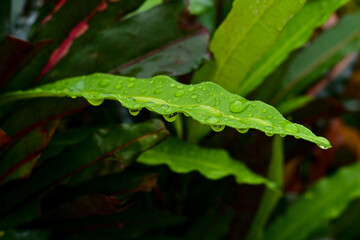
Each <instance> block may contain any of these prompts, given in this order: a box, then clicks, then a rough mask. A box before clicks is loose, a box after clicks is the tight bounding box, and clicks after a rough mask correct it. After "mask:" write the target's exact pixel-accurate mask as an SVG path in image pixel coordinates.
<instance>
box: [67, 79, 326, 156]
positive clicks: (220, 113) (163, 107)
mask: <svg viewBox="0 0 360 240" xmlns="http://www.w3.org/2000/svg"><path fill="white" fill-rule="evenodd" d="M159 80H161V81H158V82H157V81H154V79H151V80H149V81H150V83H151V84H152V85H153V89H152V90H149V89H151V88H149V87H147V88H146V87H145V88H143V89H139V88H134V87H135V86H136V80H135V79H133V78H127V79H126V81H125V80H123V79H117V80H116V82H113V81H112V80H111V79H110V78H104V79H101V80H99V81H98V82H96V83H94V84H97V86H96V87H100V88H108V87H109V86H110V84H113V86H112V88H113V89H115V90H121V93H118V94H119V97H120V96H121V97H123V98H124V99H126V102H127V101H131V100H132V101H134V102H137V101H140V100H139V99H136V97H135V96H134V97H132V95H127V93H129V91H130V92H131V94H135V95H136V94H138V95H139V96H140V97H139V98H143V100H141V101H140V102H139V104H138V106H137V105H136V104H133V103H127V104H125V105H124V106H126V107H127V108H128V109H129V113H130V114H131V115H132V116H137V115H138V114H139V113H140V111H141V109H142V108H143V107H146V108H148V109H149V110H152V111H159V112H160V113H161V114H162V115H163V116H164V119H165V120H166V121H169V122H173V121H175V120H176V118H177V116H178V112H174V108H173V107H170V106H169V105H172V104H173V105H179V104H180V105H179V106H180V107H181V109H179V110H176V109H175V111H179V112H183V113H184V114H185V115H186V116H189V115H190V112H194V113H196V114H197V115H198V116H199V118H201V116H206V115H207V117H206V118H205V119H204V122H205V123H206V124H208V125H210V127H211V128H212V130H214V131H215V132H220V131H222V130H223V129H224V128H225V125H229V126H233V125H237V126H238V127H237V129H236V130H237V131H238V132H239V133H246V132H248V130H249V125H248V124H247V121H248V122H249V123H256V124H258V126H259V128H257V127H256V128H257V129H261V130H263V131H264V132H265V134H266V135H267V136H269V137H270V136H273V135H274V134H279V135H280V136H281V137H285V136H286V135H293V136H294V137H295V138H299V137H300V133H299V132H300V130H299V126H298V125H297V124H294V123H291V122H288V121H286V120H285V119H282V117H279V116H275V115H274V113H273V112H272V110H271V109H269V108H268V107H266V106H264V108H263V109H261V108H259V107H258V104H261V103H259V102H250V101H247V100H246V99H242V98H238V99H236V98H235V99H234V97H232V96H228V95H226V94H225V95H224V92H222V91H218V92H217V91H215V92H214V89H211V88H209V89H208V88H207V87H208V86H207V85H206V84H199V85H198V86H193V85H190V86H184V85H181V84H178V83H170V84H169V85H167V86H170V87H171V89H169V88H165V87H164V84H165V85H166V84H168V82H167V81H166V79H165V80H164V79H159ZM132 88H134V90H131V89H132ZM70 90H71V91H69V92H66V94H68V95H70V96H71V97H73V98H75V97H77V96H80V95H81V93H82V90H79V89H75V87H73V88H71V89H70ZM195 90H196V91H195ZM161 94H166V95H164V96H163V97H160V96H157V97H155V96H154V95H161ZM171 94H172V95H173V98H171V97H170V98H169V96H171ZM147 95H148V97H147ZM201 96H202V97H205V98H203V99H202V98H201ZM86 98H87V100H88V102H89V103H90V104H92V105H94V106H99V105H100V104H102V102H103V101H104V99H103V98H99V96H97V95H96V94H95V93H94V94H91V93H88V94H87V96H86ZM147 98H148V99H151V98H153V99H154V102H151V100H150V101H148V102H146V101H145V100H144V99H147ZM156 99H158V100H159V102H156V101H155V100H156ZM231 99H233V100H232V101H231ZM164 101H166V102H167V104H161V102H164ZM178 101H180V103H179V102H178ZM194 101H195V102H194ZM228 101H231V102H230V103H229V104H228V107H227V108H228V109H227V110H228V112H230V115H226V111H225V110H224V109H223V108H224V107H226V102H228ZM126 102H125V103H126ZM141 102H142V103H144V102H146V105H143V104H141ZM221 102H222V104H221ZM122 103H123V102H122ZM150 103H152V105H153V106H151V105H150ZM198 103H200V104H198ZM201 103H203V104H201ZM130 106H131V107H130ZM260 106H261V105H260ZM224 111H225V113H224ZM191 116H193V114H191ZM193 117H194V116H193ZM243 120H244V122H243V123H242V124H240V126H239V122H241V121H243ZM270 120H271V121H270ZM275 124H276V125H275ZM319 142H320V143H321V142H323V143H324V144H318V146H319V147H320V148H322V149H326V148H328V147H327V146H328V143H327V140H326V139H324V140H323V141H319Z"/></svg>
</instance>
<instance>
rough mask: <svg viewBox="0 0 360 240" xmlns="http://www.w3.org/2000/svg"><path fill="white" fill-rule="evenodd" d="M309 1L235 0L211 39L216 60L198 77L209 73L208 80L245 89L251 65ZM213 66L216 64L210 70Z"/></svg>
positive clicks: (196, 77)
mask: <svg viewBox="0 0 360 240" xmlns="http://www.w3.org/2000/svg"><path fill="white" fill-rule="evenodd" d="M305 2H306V1H285V0H265V1H262V3H260V2H259V1H252V0H237V1H235V2H234V4H233V8H232V10H231V12H230V13H229V15H228V17H227V18H226V19H225V21H224V22H223V23H222V25H221V26H220V27H219V28H218V30H217V31H216V32H215V35H214V38H213V40H212V41H211V43H210V50H211V51H212V52H213V53H214V57H215V61H216V62H215V63H214V62H210V63H208V64H207V65H205V66H204V68H203V69H202V70H200V71H199V73H198V75H197V76H195V80H194V81H196V82H198V81H199V80H201V81H203V80H204V79H200V78H204V76H206V77H207V78H205V79H206V80H210V79H211V81H213V82H215V83H218V84H220V85H222V86H223V87H224V88H225V89H227V90H229V91H231V90H232V91H234V92H239V91H241V89H242V85H243V84H244V78H245V77H246V74H247V73H248V72H249V71H250V69H251V67H252V66H253V65H254V64H255V63H256V62H257V61H258V60H259V58H261V57H262V56H263V55H264V54H265V53H266V52H267V51H268V49H269V48H270V47H271V46H272V45H273V44H275V42H276V40H277V38H278V37H279V36H280V33H281V30H282V29H283V27H284V25H285V24H286V23H287V22H288V21H289V20H290V19H291V17H292V16H293V15H294V14H296V13H297V12H298V11H299V10H300V9H301V8H302V7H303V4H304V3H305ZM245 59H246V61H245ZM211 65H212V66H211ZM209 66H211V67H209ZM209 68H214V70H213V71H211V72H210V74H209V72H208V70H209ZM208 78H209V79H208Z"/></svg>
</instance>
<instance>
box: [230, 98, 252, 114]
mask: <svg viewBox="0 0 360 240" xmlns="http://www.w3.org/2000/svg"><path fill="white" fill-rule="evenodd" d="M247 107H248V105H247V104H244V103H243V102H241V101H238V100H236V101H234V102H233V103H231V104H230V106H229V110H230V112H233V113H241V112H243V111H244V110H245V109H246V108H247Z"/></svg>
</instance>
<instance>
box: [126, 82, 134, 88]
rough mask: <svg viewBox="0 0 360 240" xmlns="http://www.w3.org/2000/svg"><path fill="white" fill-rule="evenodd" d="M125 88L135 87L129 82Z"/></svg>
mask: <svg viewBox="0 0 360 240" xmlns="http://www.w3.org/2000/svg"><path fill="white" fill-rule="evenodd" d="M127 86H128V87H129V88H132V87H134V86H135V83H133V82H129V83H128V85H127Z"/></svg>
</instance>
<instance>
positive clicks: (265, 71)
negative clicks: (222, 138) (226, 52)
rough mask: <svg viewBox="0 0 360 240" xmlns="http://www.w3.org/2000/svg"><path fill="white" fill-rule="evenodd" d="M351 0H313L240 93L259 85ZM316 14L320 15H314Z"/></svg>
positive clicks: (265, 57)
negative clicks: (317, 28) (316, 29)
mask: <svg viewBox="0 0 360 240" xmlns="http://www.w3.org/2000/svg"><path fill="white" fill-rule="evenodd" d="M348 1H349V0H316V1H309V2H308V3H307V4H306V5H305V7H304V8H303V9H301V10H300V11H299V13H298V14H296V15H295V16H294V18H292V19H291V20H290V21H289V22H288V24H287V25H286V26H285V28H284V32H283V33H282V34H281V36H280V37H279V39H278V40H277V41H276V43H275V45H274V46H273V47H272V48H271V50H270V51H269V52H268V53H267V54H266V55H265V56H264V57H263V58H262V59H261V60H260V61H259V62H257V63H256V64H255V66H254V67H253V69H252V70H251V72H250V73H249V75H248V76H247V77H246V79H245V80H244V84H243V85H242V86H241V89H240V92H239V94H240V95H243V96H244V95H246V94H247V93H249V92H250V91H252V90H253V89H254V88H256V87H257V86H259V85H260V84H261V83H262V82H263V80H264V79H265V77H267V76H268V75H269V74H270V73H271V72H272V71H274V69H275V68H276V67H277V66H279V65H280V64H281V63H282V62H283V61H284V60H285V59H286V58H287V57H288V56H289V54H290V53H291V52H292V51H293V50H295V49H297V48H299V47H301V46H302V45H303V44H304V43H305V42H306V41H307V40H308V39H309V38H310V36H311V34H312V32H313V30H314V29H315V28H316V27H318V26H320V25H322V24H323V23H324V22H325V21H326V20H327V19H328V18H329V17H330V15H331V14H332V13H333V12H334V11H335V10H336V9H337V8H339V7H341V6H342V5H344V4H345V3H347V2H348ZM314 13H316V14H314Z"/></svg>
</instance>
